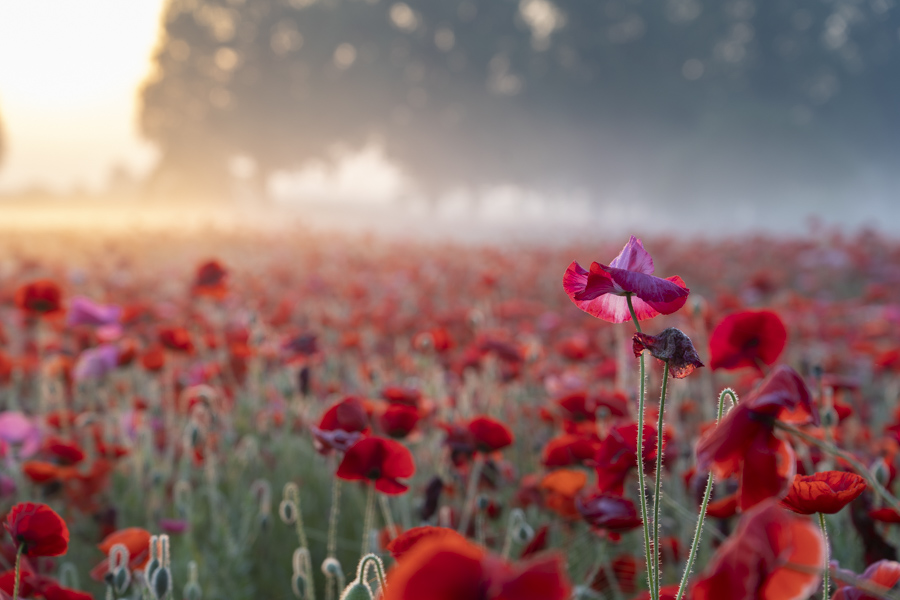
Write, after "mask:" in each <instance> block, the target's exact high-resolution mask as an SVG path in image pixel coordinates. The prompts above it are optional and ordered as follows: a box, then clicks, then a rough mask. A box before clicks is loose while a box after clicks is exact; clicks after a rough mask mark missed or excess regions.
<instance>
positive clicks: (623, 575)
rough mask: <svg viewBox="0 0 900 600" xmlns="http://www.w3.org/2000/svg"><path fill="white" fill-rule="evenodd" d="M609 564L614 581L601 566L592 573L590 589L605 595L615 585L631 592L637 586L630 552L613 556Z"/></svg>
mask: <svg viewBox="0 0 900 600" xmlns="http://www.w3.org/2000/svg"><path fill="white" fill-rule="evenodd" d="M639 527H640V525H639ZM609 566H610V568H611V570H612V573H613V577H615V583H613V582H611V581H610V580H609V576H608V575H607V574H606V571H607V569H605V568H601V569H597V574H596V575H594V579H593V581H591V589H592V590H594V591H595V592H598V593H600V594H604V595H605V596H609V594H608V593H607V591H608V590H609V589H610V588H611V587H612V586H613V585H615V586H616V587H618V588H619V591H620V592H622V593H623V594H633V593H634V590H635V588H636V587H637V572H638V561H637V560H635V558H634V557H633V556H631V555H630V554H623V555H622V556H617V557H616V558H614V559H613V560H612V561H611V562H610V565H609ZM676 587H677V586H676ZM676 591H677V590H676ZM649 594H650V593H649V592H648V593H647V596H648V600H649ZM639 597H640V596H639ZM673 598H674V596H673Z"/></svg>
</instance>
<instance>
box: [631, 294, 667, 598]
mask: <svg viewBox="0 0 900 600" xmlns="http://www.w3.org/2000/svg"><path fill="white" fill-rule="evenodd" d="M625 299H626V300H627V301H628V310H629V311H630V312H631V320H632V321H634V327H635V328H636V329H637V331H638V333H643V332H642V331H641V324H640V323H639V322H638V318H637V314H636V313H635V312H634V305H632V303H631V294H626V295H625ZM640 360H641V391H640V396H639V399H638V425H637V448H638V457H637V472H638V487H639V488H640V493H639V494H638V496H639V497H640V501H641V520H642V521H643V525H642V527H643V530H644V559H645V560H646V564H647V584H648V587H649V589H650V600H659V593H658V588H657V585H656V581H655V579H654V573H653V565H654V564H655V563H653V562H651V561H650V524H649V523H648V521H647V486H646V483H645V482H644V395H645V386H646V372H645V366H644V353H643V352H641V358H640Z"/></svg>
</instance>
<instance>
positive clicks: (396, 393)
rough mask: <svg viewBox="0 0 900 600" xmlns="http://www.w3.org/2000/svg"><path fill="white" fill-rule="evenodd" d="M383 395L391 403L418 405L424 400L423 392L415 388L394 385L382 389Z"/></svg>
mask: <svg viewBox="0 0 900 600" xmlns="http://www.w3.org/2000/svg"><path fill="white" fill-rule="evenodd" d="M381 397H382V398H384V399H385V400H387V401H388V402H390V403H391V404H406V405H407V406H418V405H419V401H420V400H422V392H420V391H419V390H416V389H413V388H407V387H401V386H398V385H392V386H388V387H386V388H384V389H383V390H381Z"/></svg>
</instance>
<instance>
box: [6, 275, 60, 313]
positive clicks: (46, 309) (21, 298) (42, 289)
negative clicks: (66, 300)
mask: <svg viewBox="0 0 900 600" xmlns="http://www.w3.org/2000/svg"><path fill="white" fill-rule="evenodd" d="M15 301H16V306H17V307H18V308H19V310H21V311H22V312H24V313H25V314H27V315H29V316H41V315H45V316H52V315H56V314H58V313H60V312H62V290H61V289H60V287H59V284H57V283H56V282H55V281H52V280H50V279H38V280H36V281H32V282H30V283H26V284H25V285H23V286H22V287H20V288H19V289H18V290H16V298H15Z"/></svg>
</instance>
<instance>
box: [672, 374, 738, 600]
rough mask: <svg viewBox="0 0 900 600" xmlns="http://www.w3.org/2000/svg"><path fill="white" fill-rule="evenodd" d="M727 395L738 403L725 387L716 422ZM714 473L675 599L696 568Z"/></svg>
mask: <svg viewBox="0 0 900 600" xmlns="http://www.w3.org/2000/svg"><path fill="white" fill-rule="evenodd" d="M725 396H731V406H732V408H733V407H734V406H735V405H736V404H737V402H738V399H737V394H735V393H734V390H732V389H731V388H725V389H724V390H722V393H721V394H719V406H718V409H717V412H716V423H718V422H719V421H721V420H722V413H723V412H724V409H725ZM712 488H713V474H712V473H710V474H709V475H707V477H706V490H705V491H704V492H703V502H702V503H701V504H700V515H699V516H698V517H697V528H696V529H695V530H694V539H693V540H692V541H691V551H690V552H689V553H688V559H687V563H686V564H685V565H684V574H682V576H681V583H680V584H679V585H678V593H677V594H676V595H675V600H681V598H682V597H683V596H684V592H685V590H686V588H687V583H688V580H689V579H690V577H691V571H692V570H693V568H694V561H695V560H696V559H697V548H698V547H699V546H700V534H701V533H703V521H704V520H705V519H706V507H707V506H709V497H710V496H711V495H712Z"/></svg>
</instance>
